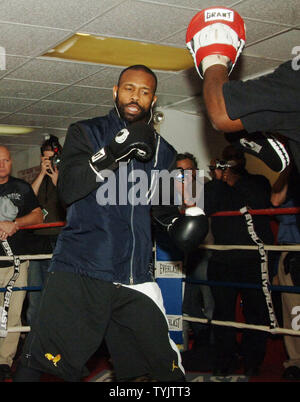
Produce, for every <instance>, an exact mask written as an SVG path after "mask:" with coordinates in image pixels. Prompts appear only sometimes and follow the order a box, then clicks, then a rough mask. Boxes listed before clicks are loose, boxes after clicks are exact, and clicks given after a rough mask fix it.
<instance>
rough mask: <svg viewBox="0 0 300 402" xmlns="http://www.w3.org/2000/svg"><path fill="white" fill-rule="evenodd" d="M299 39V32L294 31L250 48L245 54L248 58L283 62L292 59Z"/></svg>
mask: <svg viewBox="0 0 300 402" xmlns="http://www.w3.org/2000/svg"><path fill="white" fill-rule="evenodd" d="M299 38H300V35H299V31H298V30H296V29H293V30H291V31H289V32H285V33H282V34H280V35H276V36H275V37H273V38H270V39H267V40H264V41H263V42H260V43H257V44H254V45H253V46H249V47H247V48H246V49H245V51H244V53H245V55H247V56H256V57H264V58H273V59H277V60H282V61H285V60H289V59H291V58H292V51H293V49H294V48H295V47H296V46H299V43H300V42H299Z"/></svg>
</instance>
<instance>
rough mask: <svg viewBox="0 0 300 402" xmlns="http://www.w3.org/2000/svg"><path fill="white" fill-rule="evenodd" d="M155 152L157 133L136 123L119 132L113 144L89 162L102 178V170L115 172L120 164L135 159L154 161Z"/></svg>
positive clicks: (144, 125)
mask: <svg viewBox="0 0 300 402" xmlns="http://www.w3.org/2000/svg"><path fill="white" fill-rule="evenodd" d="M154 151H155V131H154V129H153V128H152V127H150V126H149V125H148V124H146V123H143V122H136V123H133V124H131V125H130V126H128V127H126V128H123V130H121V131H119V132H118V134H117V135H116V136H115V138H114V139H113V140H112V141H111V143H110V144H109V145H107V146H105V147H103V148H101V149H100V150H99V151H98V152H96V153H95V154H94V155H93V156H92V157H91V158H90V160H89V164H90V167H91V169H92V170H93V171H94V172H95V173H96V174H97V176H99V177H100V178H102V179H103V180H104V178H103V177H102V176H101V171H102V170H106V169H107V170H115V169H116V168H117V167H118V164H119V162H121V161H124V162H128V161H129V160H130V159H132V158H135V159H137V160H139V161H141V162H148V161H150V160H151V159H152V157H153V155H154Z"/></svg>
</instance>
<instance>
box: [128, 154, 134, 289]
mask: <svg viewBox="0 0 300 402" xmlns="http://www.w3.org/2000/svg"><path fill="white" fill-rule="evenodd" d="M130 167H131V171H132V172H133V160H131V161H130ZM132 197H133V192H132ZM133 213H134V203H133V199H132V200H131V218H130V225H131V233H132V239H133V245H132V252H131V259H130V276H129V283H130V285H133V283H134V281H133V259H134V252H135V234H134V229H133Z"/></svg>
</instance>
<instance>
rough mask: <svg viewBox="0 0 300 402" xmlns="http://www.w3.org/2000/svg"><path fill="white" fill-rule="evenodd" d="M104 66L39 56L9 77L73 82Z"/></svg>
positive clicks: (62, 82) (63, 82)
mask: <svg viewBox="0 0 300 402" xmlns="http://www.w3.org/2000/svg"><path fill="white" fill-rule="evenodd" d="M102 68H103V67H101V66H100V65H97V64H84V63H75V62H74V63H73V62H69V61H60V60H53V59H51V60H48V59H41V58H37V59H34V60H31V61H30V62H28V63H27V64H26V65H24V66H23V67H20V68H19V69H18V70H16V71H14V72H13V73H11V74H9V75H8V77H9V78H20V79H25V80H32V81H40V82H53V83H61V84H71V83H72V82H76V81H78V80H81V79H83V78H85V77H88V76H89V75H90V74H93V73H96V72H97V71H99V70H101V69H102Z"/></svg>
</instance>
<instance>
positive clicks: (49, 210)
mask: <svg viewBox="0 0 300 402" xmlns="http://www.w3.org/2000/svg"><path fill="white" fill-rule="evenodd" d="M61 150H62V147H61V145H60V143H59V141H58V138H57V137H55V136H50V138H48V139H46V140H45V141H44V142H43V144H42V146H41V170H40V173H39V174H38V176H37V177H36V179H35V180H34V181H33V183H32V184H31V186H32V189H33V191H34V193H35V195H36V196H37V199H38V201H39V203H40V205H41V207H42V211H43V216H44V222H43V223H49V222H61V221H64V220H65V208H64V207H63V205H62V203H61V202H60V200H59V198H58V194H57V188H56V186H57V180H58V168H59V162H60V153H61ZM59 232H60V228H59V227H53V228H44V229H38V230H36V231H35V236H38V239H37V240H39V243H40V244H41V245H43V244H44V245H45V243H46V242H47V243H48V244H49V246H50V250H51V252H52V251H53V250H54V247H55V244H56V240H57V236H58V234H59ZM43 250H44V248H41V252H43ZM49 264H50V260H49V259H44V260H42V259H41V260H31V261H30V264H29V271H28V286H30V287H43V285H44V282H45V278H46V275H47V271H48V268H49ZM40 299H41V291H30V292H28V308H27V312H26V318H27V322H28V324H29V325H32V322H33V318H34V316H35V313H36V311H37V308H38V306H39V303H40Z"/></svg>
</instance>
